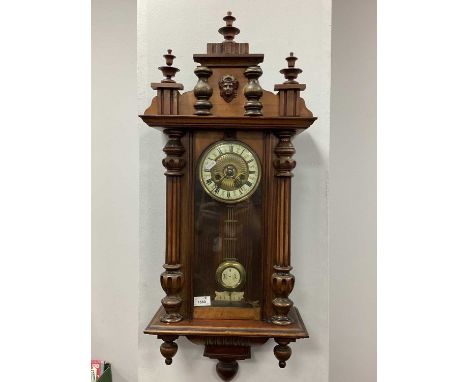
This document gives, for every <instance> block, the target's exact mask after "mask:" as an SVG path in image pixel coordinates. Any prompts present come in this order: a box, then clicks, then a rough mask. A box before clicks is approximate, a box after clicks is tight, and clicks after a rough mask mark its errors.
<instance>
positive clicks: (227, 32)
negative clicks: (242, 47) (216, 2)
mask: <svg viewBox="0 0 468 382" xmlns="http://www.w3.org/2000/svg"><path fill="white" fill-rule="evenodd" d="M223 20H224V21H225V22H226V26H224V27H221V28H219V30H218V32H219V33H221V34H222V35H223V36H224V41H232V40H234V37H235V36H236V35H237V34H239V32H240V30H239V28H236V27H233V26H232V23H233V22H234V21H235V20H236V18H235V17H234V16H233V15H232V12H231V11H228V13H227V15H226V16H224V17H223Z"/></svg>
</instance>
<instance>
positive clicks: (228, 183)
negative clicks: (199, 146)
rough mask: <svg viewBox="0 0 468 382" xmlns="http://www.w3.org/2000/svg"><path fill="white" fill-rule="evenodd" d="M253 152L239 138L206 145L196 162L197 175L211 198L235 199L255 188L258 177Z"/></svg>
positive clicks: (234, 201)
mask: <svg viewBox="0 0 468 382" xmlns="http://www.w3.org/2000/svg"><path fill="white" fill-rule="evenodd" d="M260 172H261V167H260V161H259V159H258V157H257V155H256V154H255V152H254V151H253V150H252V149H251V148H250V147H249V146H247V145H246V144H244V143H242V142H239V141H220V142H217V143H215V144H214V145H211V146H210V147H208V149H206V150H205V152H204V153H203V155H202V157H201V159H200V164H199V178H200V182H201V184H202V186H203V188H204V189H205V191H206V192H207V193H208V194H209V195H210V196H211V197H212V198H214V199H216V200H219V201H222V202H225V203H236V202H240V201H242V200H245V199H247V198H248V197H249V196H251V195H252V194H253V193H254V192H255V190H256V189H257V187H258V185H259V183H260V178H261V174H260Z"/></svg>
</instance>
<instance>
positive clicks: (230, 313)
mask: <svg viewBox="0 0 468 382" xmlns="http://www.w3.org/2000/svg"><path fill="white" fill-rule="evenodd" d="M193 318H194V319H195V320H197V319H207V320H218V319H219V320H260V319H261V314H260V308H240V307H219V306H210V307H194V308H193Z"/></svg>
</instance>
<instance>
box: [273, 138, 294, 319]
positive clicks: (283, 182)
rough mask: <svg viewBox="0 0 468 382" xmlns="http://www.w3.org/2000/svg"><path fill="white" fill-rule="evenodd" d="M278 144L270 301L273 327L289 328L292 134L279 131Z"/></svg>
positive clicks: (291, 303)
mask: <svg viewBox="0 0 468 382" xmlns="http://www.w3.org/2000/svg"><path fill="white" fill-rule="evenodd" d="M275 135H276V136H277V137H278V139H279V141H278V144H277V145H276V147H275V150H274V151H275V154H276V156H277V158H276V159H275V160H274V161H273V166H274V168H275V170H276V172H275V177H276V182H277V187H276V189H277V193H276V206H277V207H276V248H275V250H276V253H275V265H274V266H273V269H274V270H275V273H273V275H272V278H271V280H272V289H273V295H274V299H273V301H272V304H273V310H274V313H275V314H274V315H273V317H271V322H272V323H274V324H276V325H289V324H290V323H291V319H290V318H289V317H288V313H289V310H290V309H291V307H292V306H293V302H292V301H291V300H290V299H289V294H290V293H291V292H292V290H293V288H294V276H293V275H292V274H291V273H290V271H291V269H292V267H291V266H290V258H291V255H290V252H291V240H290V233H291V177H292V176H293V173H292V170H293V169H294V167H296V161H295V160H294V159H292V156H293V155H294V153H295V152H296V150H295V149H294V146H293V144H292V142H291V137H292V136H293V135H294V131H291V130H288V131H280V132H277V133H275Z"/></svg>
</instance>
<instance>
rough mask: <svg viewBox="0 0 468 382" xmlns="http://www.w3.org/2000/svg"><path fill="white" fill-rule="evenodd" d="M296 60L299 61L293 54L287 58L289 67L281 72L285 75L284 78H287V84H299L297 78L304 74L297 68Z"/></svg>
mask: <svg viewBox="0 0 468 382" xmlns="http://www.w3.org/2000/svg"><path fill="white" fill-rule="evenodd" d="M296 60H297V57H295V56H294V53H293V52H291V53H289V56H288V57H286V61H287V62H288V67H287V68H284V69H281V70H280V73H281V74H283V75H284V78H286V81H285V82H284V83H285V84H297V83H298V82H297V81H296V78H297V76H298V75H299V73H302V69H299V68H296V67H295V65H296Z"/></svg>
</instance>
